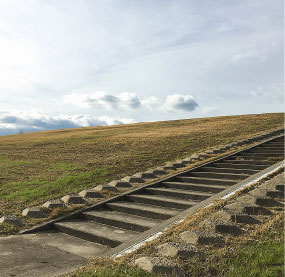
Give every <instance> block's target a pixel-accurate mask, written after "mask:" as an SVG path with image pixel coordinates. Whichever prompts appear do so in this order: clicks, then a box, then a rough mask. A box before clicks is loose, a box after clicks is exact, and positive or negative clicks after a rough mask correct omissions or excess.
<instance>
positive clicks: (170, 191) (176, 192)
mask: <svg viewBox="0 0 285 277" xmlns="http://www.w3.org/2000/svg"><path fill="white" fill-rule="evenodd" d="M147 191H148V192H149V193H151V194H156V195H164V196H170V197H176V198H180V199H189V200H197V201H202V200H205V199H207V198H209V197H211V196H212V195H213V193H209V192H197V191H189V190H182V189H175V188H148V189H147Z"/></svg>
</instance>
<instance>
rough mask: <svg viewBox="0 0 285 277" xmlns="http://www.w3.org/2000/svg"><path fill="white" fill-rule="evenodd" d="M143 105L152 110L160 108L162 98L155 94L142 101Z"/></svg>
mask: <svg viewBox="0 0 285 277" xmlns="http://www.w3.org/2000/svg"><path fill="white" fill-rule="evenodd" d="M141 103H142V105H143V106H144V107H146V108H147V109H149V110H151V111H156V110H159V108H160V107H161V105H162V101H161V99H159V98H158V97H155V96H151V97H148V98H146V99H144V100H142V101H141Z"/></svg>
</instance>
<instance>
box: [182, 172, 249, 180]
mask: <svg viewBox="0 0 285 277" xmlns="http://www.w3.org/2000/svg"><path fill="white" fill-rule="evenodd" d="M182 176H183V175H182ZM184 176H185V175H184ZM187 176H189V177H192V176H193V177H202V178H215V179H227V180H243V179H246V178H248V177H249V176H250V175H249V174H235V173H219V172H207V171H206V172H201V171H199V172H189V173H188V174H187Z"/></svg>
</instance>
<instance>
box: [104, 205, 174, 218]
mask: <svg viewBox="0 0 285 277" xmlns="http://www.w3.org/2000/svg"><path fill="white" fill-rule="evenodd" d="M107 205H108V207H109V208H110V209H112V210H114V211H118V212H122V213H127V214H134V215H138V216H143V217H148V218H154V219H163V220H165V219H169V218H171V217H173V216H174V215H176V214H177V213H178V212H179V210H176V209H170V208H162V207H156V206H152V205H145V204H141V203H140V204H137V203H132V202H115V203H108V204H107Z"/></svg>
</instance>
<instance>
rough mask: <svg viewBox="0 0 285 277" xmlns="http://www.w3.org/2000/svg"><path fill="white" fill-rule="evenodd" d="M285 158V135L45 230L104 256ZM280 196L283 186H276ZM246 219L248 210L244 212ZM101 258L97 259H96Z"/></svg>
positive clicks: (70, 218)
mask: <svg viewBox="0 0 285 277" xmlns="http://www.w3.org/2000/svg"><path fill="white" fill-rule="evenodd" d="M283 159H284V136H279V137H276V138H274V139H271V140H269V141H267V142H265V143H262V144H259V145H257V146H254V147H251V148H249V149H247V150H244V151H240V152H238V153H236V154H233V155H230V156H228V157H225V158H222V159H219V160H216V161H213V162H210V163H207V164H205V165H202V166H199V167H196V168H194V169H190V170H188V171H186V172H182V173H179V174H176V175H174V176H171V177H168V178H165V179H164V180H161V181H158V182H155V183H152V184H149V185H145V186H143V187H142V188H139V189H135V190H133V191H132V192H129V193H125V194H123V195H121V196H118V197H114V198H113V199H111V200H107V201H105V202H103V203H100V204H97V205H94V206H93V207H91V208H90V207H89V208H86V209H85V210H83V211H80V212H78V213H76V214H74V215H73V216H72V217H70V216H69V217H67V218H62V219H61V220H55V221H54V222H52V223H50V224H49V225H47V226H46V229H48V230H52V231H55V230H57V231H58V232H62V233H64V234H66V235H69V236H73V237H77V238H80V239H82V240H85V241H89V242H93V243H94V244H96V247H98V245H99V247H100V245H101V246H102V249H103V250H104V251H103V250H102V252H104V253H105V252H106V247H107V248H109V249H112V248H115V247H117V246H119V245H121V244H123V243H127V242H129V241H131V240H135V239H136V238H138V237H139V236H140V235H141V234H142V233H144V232H147V231H148V230H150V229H152V228H157V226H159V225H160V224H162V223H163V222H164V221H166V220H168V219H170V218H172V217H174V216H176V215H178V214H179V213H181V212H182V211H184V210H186V209H188V208H190V207H193V206H195V205H197V204H199V203H201V202H202V201H204V200H206V199H208V198H209V197H212V196H214V195H215V194H217V193H219V192H221V191H223V190H225V189H227V188H229V187H231V186H234V185H236V184H237V183H239V182H240V181H243V180H246V179H247V178H248V177H250V176H251V175H254V174H257V173H258V172H260V171H262V170H264V169H266V168H267V167H269V166H271V165H273V164H274V163H276V162H278V161H281V160H283ZM280 190H283V191H284V187H282V188H281V187H280ZM247 213H248V214H250V211H247ZM98 255H99V254H98Z"/></svg>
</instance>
